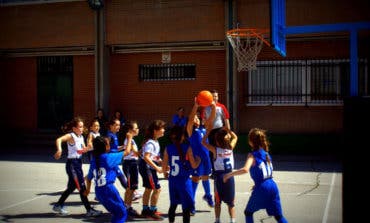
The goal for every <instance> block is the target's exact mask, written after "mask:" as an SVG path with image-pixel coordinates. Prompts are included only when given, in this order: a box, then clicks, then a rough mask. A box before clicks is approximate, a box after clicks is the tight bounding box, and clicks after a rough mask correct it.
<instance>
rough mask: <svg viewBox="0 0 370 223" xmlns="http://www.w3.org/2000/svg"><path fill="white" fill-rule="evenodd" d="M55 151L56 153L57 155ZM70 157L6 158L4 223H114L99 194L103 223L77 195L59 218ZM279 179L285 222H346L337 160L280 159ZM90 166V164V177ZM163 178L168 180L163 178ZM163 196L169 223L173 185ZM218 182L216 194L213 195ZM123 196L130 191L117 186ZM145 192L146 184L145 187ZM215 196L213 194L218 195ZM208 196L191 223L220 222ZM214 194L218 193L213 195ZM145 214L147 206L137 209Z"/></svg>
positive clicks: (262, 215) (260, 216)
mask: <svg viewBox="0 0 370 223" xmlns="http://www.w3.org/2000/svg"><path fill="white" fill-rule="evenodd" d="M51 151H53V150H51ZM235 158H236V164H235V168H240V167H241V166H242V165H244V161H245V155H235ZM64 162H65V156H64V157H63V158H62V159H61V160H58V161H56V160H54V159H53V157H52V152H51V153H50V154H44V155H34V154H29V155H27V154H26V155H19V154H18V155H17V154H13V155H10V154H0V177H1V180H0V222H21V223H23V222H38V223H41V222H49V223H50V222H51V223H53V222H99V223H100V222H110V214H109V213H107V211H106V210H105V209H104V207H103V206H102V205H101V204H99V203H98V202H96V201H95V200H94V197H95V195H94V190H92V193H91V194H90V196H89V200H90V201H91V203H92V204H93V205H94V206H95V207H96V209H99V210H103V211H104V214H103V215H102V216H100V217H97V218H86V217H85V209H84V207H83V205H82V203H81V201H80V198H79V195H78V193H77V192H75V193H74V194H72V195H71V196H70V197H69V198H68V199H67V200H66V203H65V206H66V208H67V210H68V211H69V212H70V215H68V216H63V217H62V216H58V215H56V214H55V213H53V211H52V205H53V204H54V202H56V201H57V200H58V199H59V197H60V195H61V192H62V191H63V190H64V189H65V187H66V183H67V175H66V173H65V163H64ZM273 164H274V179H275V181H276V182H277V184H278V187H279V189H280V196H281V200H282V207H283V212H284V215H285V217H286V218H287V219H288V221H289V222H291V223H294V222H296V223H316V222H317V223H318V222H320V223H340V222H343V219H342V218H343V214H342V212H343V210H342V209H343V208H342V205H343V204H342V203H343V201H342V187H343V186H342V163H341V162H340V161H336V160H331V159H329V160H326V159H317V158H315V157H314V158H312V157H298V158H297V157H294V156H291V157H288V156H281V157H274V156H273ZM88 166H89V164H87V163H86V164H84V165H83V169H84V171H85V173H86V172H87V170H88ZM160 177H162V175H160ZM235 180H236V213H237V217H236V221H237V222H240V223H241V222H245V220H244V213H243V212H244V208H245V205H246V203H247V201H248V198H249V196H250V189H251V187H252V186H253V183H252V180H251V178H250V176H249V174H245V175H241V176H236V178H235ZM160 183H161V185H162V192H161V195H160V198H159V202H158V210H159V211H160V212H162V213H163V216H164V217H165V219H164V220H163V221H162V222H168V218H167V211H168V207H169V194H168V188H167V185H168V184H167V181H166V180H165V179H163V178H161V181H160ZM212 184H213V181H211V189H212V190H213V185H212ZM116 186H117V187H118V188H119V190H120V192H121V194H122V195H123V194H124V189H123V188H122V186H121V185H120V184H119V182H118V181H117V183H116ZM139 191H143V188H141V179H140V185H139ZM212 192H213V191H212ZM203 194H204V190H203V187H202V185H201V184H199V186H198V190H197V195H196V210H197V213H196V214H195V216H193V217H192V218H191V222H194V223H209V222H214V211H213V209H212V208H210V207H208V206H207V204H206V202H205V201H203V200H202V196H203ZM212 194H213V193H212ZM133 206H134V208H135V209H136V210H138V211H141V200H139V202H138V203H134V205H133ZM254 219H255V222H258V223H259V222H263V223H269V222H276V221H275V219H274V218H273V217H269V216H268V215H267V214H266V212H265V210H261V211H259V212H256V213H255V214H254ZM128 222H142V223H145V222H153V220H148V219H135V220H130V221H128ZM175 222H182V217H181V206H179V207H178V209H177V216H176V219H175ZM221 222H224V223H226V222H230V219H229V215H228V212H227V207H226V205H225V204H222V211H221Z"/></svg>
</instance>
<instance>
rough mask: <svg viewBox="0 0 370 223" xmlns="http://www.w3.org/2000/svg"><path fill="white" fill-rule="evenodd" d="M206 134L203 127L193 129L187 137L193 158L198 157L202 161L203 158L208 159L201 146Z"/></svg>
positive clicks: (206, 150)
mask: <svg viewBox="0 0 370 223" xmlns="http://www.w3.org/2000/svg"><path fill="white" fill-rule="evenodd" d="M205 134H206V129H205V128H204V127H198V128H193V132H192V134H191V136H190V137H189V143H190V146H191V148H192V150H193V154H194V156H200V157H201V158H202V161H203V157H204V158H209V151H208V149H207V148H206V147H204V146H203V145H202V139H203V137H204V135H205Z"/></svg>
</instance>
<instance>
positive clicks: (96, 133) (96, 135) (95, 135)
mask: <svg viewBox="0 0 370 223" xmlns="http://www.w3.org/2000/svg"><path fill="white" fill-rule="evenodd" d="M90 135H92V137H93V139H95V138H96V137H98V136H100V132H93V131H91V132H90Z"/></svg>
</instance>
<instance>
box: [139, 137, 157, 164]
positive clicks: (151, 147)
mask: <svg viewBox="0 0 370 223" xmlns="http://www.w3.org/2000/svg"><path fill="white" fill-rule="evenodd" d="M160 152H161V147H160V145H159V142H158V141H157V140H153V139H149V140H148V141H147V142H146V143H145V144H144V145H143V151H142V156H143V157H144V155H145V153H150V159H151V160H153V161H155V162H157V161H159V160H161V156H160Z"/></svg>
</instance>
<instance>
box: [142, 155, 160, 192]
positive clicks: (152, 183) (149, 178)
mask: <svg viewBox="0 0 370 223" xmlns="http://www.w3.org/2000/svg"><path fill="white" fill-rule="evenodd" d="M139 172H140V175H141V178H142V179H143V187H145V188H147V189H159V188H161V185H160V184H159V179H158V175H157V171H155V170H154V169H152V168H151V167H150V166H149V164H147V163H146V162H145V160H143V159H140V160H139Z"/></svg>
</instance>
